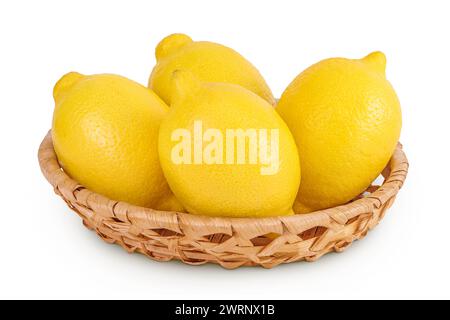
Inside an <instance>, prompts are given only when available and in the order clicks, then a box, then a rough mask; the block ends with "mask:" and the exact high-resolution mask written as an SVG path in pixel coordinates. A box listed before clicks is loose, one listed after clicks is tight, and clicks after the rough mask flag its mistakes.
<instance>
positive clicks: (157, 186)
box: [52, 72, 182, 210]
mask: <svg viewBox="0 0 450 320" xmlns="http://www.w3.org/2000/svg"><path fill="white" fill-rule="evenodd" d="M53 94H54V99H55V110H54V115H53V129H52V137H53V144H54V148H55V152H56V154H57V156H58V160H59V162H60V164H61V166H62V167H63V168H64V170H65V171H66V172H67V173H68V174H69V175H70V176H71V177H72V178H74V179H75V180H76V181H78V182H80V183H81V184H82V185H84V186H85V187H87V188H89V189H91V190H93V191H95V192H98V193H101V194H103V195H105V196H107V197H109V198H111V199H114V200H121V201H127V202H129V203H131V204H134V205H140V206H146V207H151V208H156V209H162V210H180V209H182V207H181V205H180V204H179V203H178V202H177V201H176V199H174V196H173V194H172V193H171V191H170V189H169V187H168V185H167V182H166V181H165V178H164V175H163V172H162V170H161V166H160V164H159V157H158V150H157V146H158V130H159V126H160V123H161V121H162V119H163V118H164V117H165V116H166V115H167V112H168V107H167V105H165V103H164V102H163V101H162V100H161V99H160V98H158V96H157V95H156V94H155V93H153V92H152V91H150V90H149V89H147V88H145V87H144V86H141V85H139V84H137V83H135V82H133V81H131V80H128V79H126V78H123V77H120V76H117V75H109V74H102V75H92V76H84V75H81V74H79V73H76V72H71V73H68V74H66V75H65V76H63V77H62V78H61V80H59V81H58V82H57V84H56V85H55V88H54V91H53Z"/></svg>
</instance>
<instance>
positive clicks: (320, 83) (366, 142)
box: [276, 52, 402, 213]
mask: <svg viewBox="0 0 450 320" xmlns="http://www.w3.org/2000/svg"><path fill="white" fill-rule="evenodd" d="M385 65H386V58H385V56H384V54H383V53H381V52H373V53H371V54H369V55H368V56H366V57H365V58H363V59H358V60H352V59H344V58H332V59H327V60H323V61H321V62H319V63H317V64H314V65H312V66H311V67H309V68H308V69H306V70H305V71H303V72H302V73H301V74H300V75H298V76H297V78H295V79H294V81H293V82H292V83H291V84H290V85H289V86H288V87H287V89H286V90H285V92H284V93H283V95H282V96H281V99H280V101H279V104H278V106H277V109H276V110H277V111H278V112H279V114H280V115H281V117H282V118H283V119H284V120H285V121H286V123H287V124H288V126H289V128H290V129H291V132H292V133H293V135H294V137H295V141H296V143H297V147H298V150H299V156H300V163H301V166H302V173H303V174H302V184H301V186H300V189H299V193H298V197H297V201H296V203H295V206H294V211H295V212H296V213H305V212H309V211H314V210H318V209H323V208H328V207H332V206H336V205H340V204H343V203H346V202H348V201H350V200H352V199H353V198H354V197H356V196H357V195H358V194H360V193H361V192H363V191H364V190H365V188H366V187H368V186H369V185H370V183H371V182H372V181H373V180H374V179H375V178H376V177H377V176H378V175H379V174H380V172H381V171H382V169H383V168H384V167H385V166H386V164H387V163H388V161H389V158H390V157H391V155H392V153H393V151H394V149H395V146H396V144H397V141H398V139H399V135H400V129H401V124H402V118H401V110H400V104H399V101H398V98H397V95H396V93H395V91H394V89H393V88H392V86H391V84H390V83H389V82H388V81H387V80H386V77H385Z"/></svg>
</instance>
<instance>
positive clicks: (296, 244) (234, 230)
mask: <svg viewBox="0 0 450 320" xmlns="http://www.w3.org/2000/svg"><path fill="white" fill-rule="evenodd" d="M39 163H40V166H41V169H42V172H43V174H44V175H45V177H46V178H47V180H48V181H49V182H50V183H51V184H52V186H53V187H54V190H55V192H56V193H57V194H58V195H59V196H61V197H62V198H63V199H64V201H65V202H66V203H67V205H68V206H69V207H70V208H71V209H72V210H73V211H75V212H76V213H77V214H78V215H79V216H80V217H81V218H82V219H83V222H84V225H85V226H86V227H88V228H89V229H93V230H95V231H96V232H97V233H98V234H99V236H100V237H101V238H103V240H105V241H106V242H108V243H117V244H120V245H121V246H122V247H123V248H125V249H126V250H127V251H128V252H139V253H142V254H145V255H146V256H148V257H150V258H152V259H154V260H158V261H169V260H172V259H179V260H182V261H183V262H185V263H188V264H192V265H199V264H204V263H208V262H212V263H218V264H220V265H221V266H222V267H224V268H227V269H233V268H238V267H240V266H255V265H260V266H262V267H265V268H272V267H274V266H277V265H279V264H281V263H289V262H294V261H299V260H306V261H315V260H317V259H318V258H320V257H321V256H323V255H324V254H326V253H328V252H331V251H336V252H341V251H343V250H344V249H345V248H347V247H348V246H349V245H350V244H351V243H352V242H353V241H355V240H358V239H361V238H363V237H364V236H365V235H366V234H367V232H368V231H369V230H370V229H372V228H374V227H375V226H376V225H377V224H378V223H379V221H380V220H381V219H382V218H383V216H384V214H385V213H386V210H387V209H388V208H389V207H390V206H391V204H392V203H393V201H394V199H395V196H396V195H397V192H398V191H399V189H400V188H401V187H402V185H403V182H404V180H405V178H406V174H407V172H408V161H407V159H406V156H405V154H404V153H403V151H402V147H401V145H400V144H399V145H398V147H397V148H396V150H395V152H394V154H393V156H392V158H391V161H390V163H389V164H388V166H387V167H386V168H385V170H384V171H383V173H382V174H383V176H384V178H385V180H384V182H383V184H382V186H381V187H379V186H375V185H372V186H370V187H369V188H368V189H367V191H366V192H365V194H364V196H360V197H358V198H357V199H355V200H354V201H352V202H350V203H348V204H346V205H342V206H339V207H335V208H330V209H326V210H321V211H316V212H313V213H309V214H303V215H295V216H289V217H274V218H260V219H253V218H252V219H242V218H241V219H239V218H214V217H205V216H197V215H191V214H187V213H180V212H164V211H156V210H152V209H148V208H142V207H136V206H132V205H130V204H128V203H124V202H118V201H114V200H110V199H108V198H106V197H104V196H102V195H100V194H97V193H95V192H92V191H90V190H88V189H86V188H84V187H83V186H81V185H80V184H79V183H77V182H76V181H74V180H72V179H71V178H70V177H69V176H68V175H67V174H65V173H64V171H63V170H62V169H61V166H60V165H59V163H58V160H57V158H56V155H55V152H54V150H53V144H52V138H51V134H50V132H49V133H48V134H47V136H46V137H45V139H44V140H43V141H42V144H41V146H40V148H39ZM269 233H276V234H281V236H279V237H277V238H275V239H271V238H268V237H266V236H265V235H267V234H269Z"/></svg>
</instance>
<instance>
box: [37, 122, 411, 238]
mask: <svg viewBox="0 0 450 320" xmlns="http://www.w3.org/2000/svg"><path fill="white" fill-rule="evenodd" d="M38 159H39V164H40V168H41V171H42V173H43V174H44V176H45V178H46V179H47V181H48V182H49V183H50V184H51V185H52V186H53V187H54V189H55V192H56V193H58V194H60V195H62V196H63V198H65V199H67V200H69V201H74V202H76V203H79V204H81V205H82V206H85V207H86V208H89V209H91V210H92V211H94V212H96V213H97V214H98V215H97V219H98V218H99V217H100V219H101V217H103V218H105V219H106V218H108V219H111V218H112V219H114V220H117V221H122V222H126V223H130V224H131V225H134V226H135V227H136V232H137V233H138V232H139V230H143V229H145V228H146V226H151V227H152V228H155V226H158V227H160V228H161V229H167V230H170V231H173V232H175V233H177V234H189V233H196V234H204V235H206V234H214V233H223V234H227V235H233V234H235V233H236V231H238V233H240V234H241V235H243V234H245V238H247V239H251V238H253V237H257V236H260V235H262V234H269V233H277V234H283V233H284V230H285V229H288V231H289V232H290V233H293V234H300V233H301V232H304V231H305V230H308V229H309V228H311V227H314V226H324V227H327V228H332V227H333V223H338V224H341V225H342V224H345V223H347V222H348V221H350V220H351V219H353V218H355V217H357V216H359V215H361V214H364V213H368V212H371V211H372V210H374V209H379V208H380V207H382V206H383V205H384V204H385V203H386V202H387V201H388V200H389V199H391V198H392V197H395V195H396V194H397V193H398V191H399V190H400V188H401V187H402V185H403V183H404V181H405V179H406V176H407V173H408V167H409V164H408V160H407V158H406V155H405V153H404V152H403V150H402V145H401V144H400V143H398V145H397V147H396V149H395V151H394V154H393V155H392V157H391V159H390V161H389V164H388V165H387V166H386V168H385V170H384V171H383V176H384V178H385V181H384V182H383V183H382V185H381V186H380V187H379V188H378V189H377V190H376V191H374V192H373V193H370V195H368V196H367V197H364V198H360V199H357V200H354V201H352V202H349V203H347V204H344V205H340V206H337V207H333V208H329V209H324V210H319V211H315V212H311V213H307V214H296V215H293V216H275V217H263V218H232V217H210V216H201V215H193V214H189V213H184V212H172V211H159V210H155V209H151V208H144V207H138V206H134V205H131V204H129V203H126V202H122V201H116V200H112V199H109V198H107V197H105V196H103V195H101V194H98V193H95V192H93V191H91V190H89V189H86V188H85V187H83V186H82V185H81V184H79V183H78V182H77V181H75V180H73V179H72V178H70V177H69V176H68V175H67V174H66V173H65V172H64V171H63V170H62V168H61V166H60V165H59V163H58V160H57V156H56V154H55V152H54V149H53V142H52V136H51V130H50V131H49V132H48V133H47V135H46V136H45V138H44V140H43V141H42V143H41V145H40V147H39V151H38Z"/></svg>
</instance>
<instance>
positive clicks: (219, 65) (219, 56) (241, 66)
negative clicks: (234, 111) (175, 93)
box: [148, 34, 275, 105]
mask: <svg viewBox="0 0 450 320" xmlns="http://www.w3.org/2000/svg"><path fill="white" fill-rule="evenodd" d="M155 55H156V60H157V64H156V66H155V67H154V68H153V71H152V73H151V75H150V79H149V83H148V86H149V88H151V89H152V90H154V91H155V92H156V93H157V94H158V95H159V96H160V97H161V98H162V99H163V100H164V101H165V102H166V103H167V104H169V105H170V104H171V94H172V90H171V86H172V82H171V77H172V73H173V72H174V71H175V70H178V69H180V70H188V71H191V72H192V73H194V74H195V75H196V76H197V77H198V78H200V79H201V80H203V81H206V82H226V83H234V84H239V85H241V86H243V87H244V88H247V89H248V90H250V91H253V92H254V93H256V94H257V95H259V96H260V97H262V98H263V99H265V100H266V101H268V102H269V103H270V104H272V105H274V104H275V99H274V98H273V95H272V92H271V91H270V89H269V87H268V85H267V84H266V82H265V81H264V79H263V77H262V76H261V74H260V73H259V71H258V70H257V69H256V68H255V67H254V66H253V65H252V64H251V63H250V62H249V61H247V60H246V59H245V58H244V57H242V56H241V55H240V54H239V53H237V52H236V51H234V50H233V49H230V48H228V47H225V46H223V45H220V44H217V43H213V42H206V41H192V39H191V38H190V37H188V36H187V35H185V34H172V35H170V36H168V37H166V38H164V39H163V40H162V41H161V42H160V43H159V44H158V46H157V47H156V51H155Z"/></svg>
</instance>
